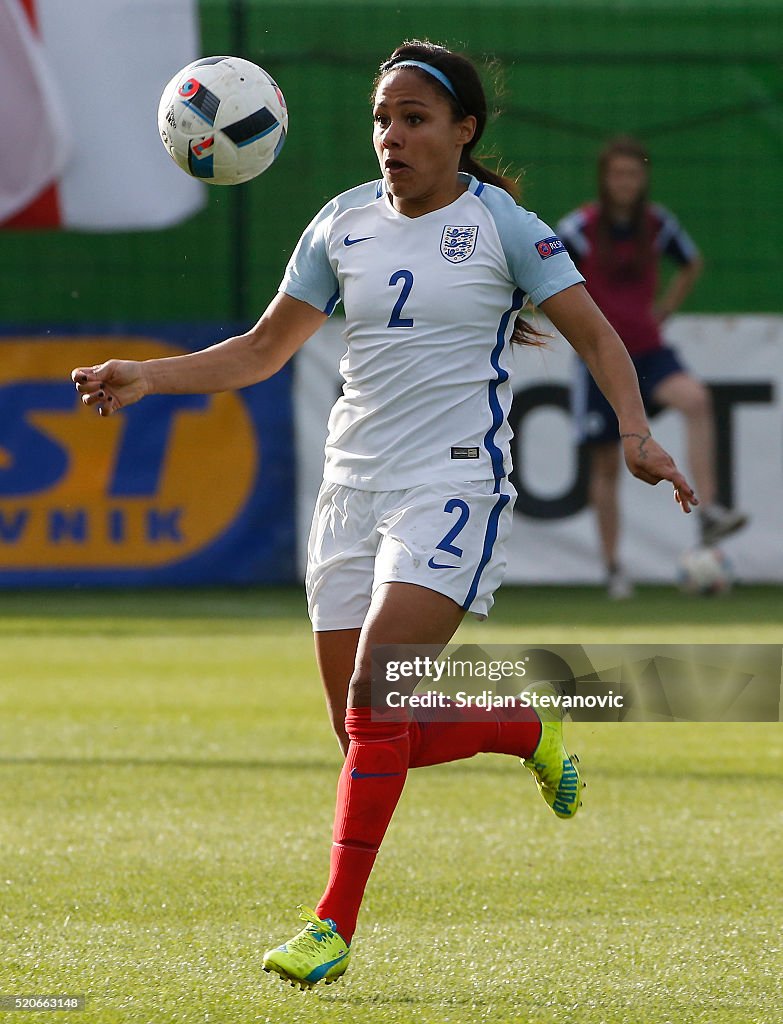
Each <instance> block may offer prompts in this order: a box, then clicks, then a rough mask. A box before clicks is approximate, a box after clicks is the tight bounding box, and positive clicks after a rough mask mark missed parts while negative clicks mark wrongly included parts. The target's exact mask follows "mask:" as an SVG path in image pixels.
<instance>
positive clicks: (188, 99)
mask: <svg viewBox="0 0 783 1024" xmlns="http://www.w3.org/2000/svg"><path fill="white" fill-rule="evenodd" d="M158 130H159V132H160V137H161V139H162V141H163V145H164V146H165V147H166V150H167V151H168V153H169V155H170V156H171V158H172V160H174V162H175V163H176V164H177V166H178V167H181V168H182V170H183V171H185V172H186V173H187V174H190V175H192V176H193V177H194V178H198V179H199V180H201V181H205V182H206V183H207V184H208V185H238V184H240V183H241V182H243V181H249V180H250V179H251V178H255V177H256V176H257V175H259V174H261V173H262V171H265V170H266V169H267V168H268V167H270V166H271V164H272V163H273V162H274V160H275V158H276V157H277V155H278V153H279V152H280V150H281V149H282V148H283V143H284V142H285V136H286V132H287V131H288V110H287V108H286V103H285V99H284V98H283V94H282V92H281V91H280V89H279V88H278V85H277V83H276V82H275V81H274V79H273V78H272V77H271V76H270V75H268V74H267V72H266V71H264V69H263V68H260V67H259V66H258V65H257V64H253V63H252V61H249V60H245V59H244V58H243V57H202V58H201V59H200V60H194V61H193V63H192V64H188V66H187V67H186V68H183V69H182V70H181V71H178V72H177V74H176V75H174V77H173V78H172V79H171V81H170V82H169V84H168V85H167V86H166V88H165V89H164V90H163V95H162V96H161V98H160V105H159V107H158Z"/></svg>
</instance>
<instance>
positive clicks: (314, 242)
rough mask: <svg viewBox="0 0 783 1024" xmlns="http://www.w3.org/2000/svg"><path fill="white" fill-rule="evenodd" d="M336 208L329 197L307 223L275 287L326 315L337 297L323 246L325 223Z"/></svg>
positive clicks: (334, 282)
mask: <svg viewBox="0 0 783 1024" xmlns="http://www.w3.org/2000/svg"><path fill="white" fill-rule="evenodd" d="M336 211H337V204H336V203H335V201H334V200H332V201H331V202H329V203H327V204H326V206H325V207H324V208H323V209H322V210H321V212H320V213H319V214H318V215H317V216H316V217H314V218H313V220H311V221H310V223H309V224H308V225H307V227H306V228H305V230H304V232H303V234H302V237H301V238H300V239H299V242H298V243H297V246H296V249H294V253H293V256H292V257H291V259H290V260H289V261H288V266H287V267H286V269H285V274H284V275H283V280H282V281H281V283H280V287H279V289H278V291H281V292H285V294H286V295H290V296H292V297H293V298H294V299H301V301H302V302H307V303H309V304H310V305H311V306H315V308H316V309H319V310H321V312H322V313H326V315H327V316H331V314H332V311H333V310H334V307H335V306H336V305H337V302H338V300H339V298H340V286H339V284H338V281H337V278H336V277H335V273H334V270H333V269H332V265H331V263H330V262H329V254H328V250H327V241H328V233H329V226H330V224H331V221H332V217H333V216H334V214H335V213H336Z"/></svg>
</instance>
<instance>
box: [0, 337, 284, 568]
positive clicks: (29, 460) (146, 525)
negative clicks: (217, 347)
mask: <svg viewBox="0 0 783 1024" xmlns="http://www.w3.org/2000/svg"><path fill="white" fill-rule="evenodd" d="M177 334H178V335H179V337H180V338H185V337H187V339H188V342H187V343H183V342H182V341H179V343H177V342H176V341H175V340H174V339H175V338H176V336H177ZM194 335H195V336H196V343H195V344H193V338H194ZM198 335H201V337H198ZM202 340H203V342H204V344H207V343H210V342H211V341H214V340H215V332H214V331H212V332H208V331H205V330H204V329H203V328H199V329H198V330H197V331H196V332H194V331H187V332H186V331H184V330H179V331H177V329H174V328H169V327H167V328H164V329H163V330H162V331H157V330H156V331H154V332H148V331H144V332H139V333H132V332H129V333H112V334H103V333H102V334H98V333H93V334H71V335H68V336H64V335H63V334H59V335H54V334H52V333H48V334H46V335H35V336H24V335H21V334H6V335H5V336H3V337H0V356H1V358H0V585H2V584H20V583H21V584H24V583H29V584H34V583H47V584H53V583H62V584H66V583H74V582H80V583H90V582H93V583H112V582H117V583H124V584H127V583H134V582H135V583H144V584H150V583H156V582H159V583H167V584H171V583H185V582H199V583H209V582H214V583H228V582H237V583H252V582H272V581H288V580H292V579H293V578H294V577H295V538H294V465H293V462H294V453H293V429H292V410H291V372H290V370H289V369H286V370H283V371H281V373H279V374H277V375H276V376H275V377H274V378H273V379H272V380H270V381H265V382H264V383H263V384H260V385H256V386H255V387H253V388H248V389H246V390H245V391H243V392H240V393H224V394H218V395H175V396H151V397H149V398H146V399H144V401H143V402H141V403H139V404H138V405H135V406H131V407H129V408H128V409H126V410H123V412H121V413H120V414H119V415H116V416H112V417H110V418H108V419H102V418H100V417H98V416H97V415H96V414H95V411H94V410H89V409H86V408H85V407H84V406H83V405H82V404H81V402H80V401H79V398H78V396H77V395H76V392H75V390H74V388H73V385H72V384H71V382H70V378H69V373H70V369H71V368H72V367H73V366H76V365H89V364H94V363H98V362H102V361H103V360H105V359H108V358H110V357H113V356H119V357H122V358H128V359H149V358H155V357H158V356H169V355H174V354H177V353H178V352H184V351H189V350H192V349H193V348H197V347H200V345H199V342H201V341H202Z"/></svg>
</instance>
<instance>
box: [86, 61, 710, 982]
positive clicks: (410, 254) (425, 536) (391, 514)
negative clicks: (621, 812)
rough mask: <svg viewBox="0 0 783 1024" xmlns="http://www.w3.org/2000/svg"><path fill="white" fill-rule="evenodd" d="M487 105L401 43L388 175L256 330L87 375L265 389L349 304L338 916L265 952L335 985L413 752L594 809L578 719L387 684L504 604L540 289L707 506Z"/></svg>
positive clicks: (388, 125) (329, 552) (331, 484)
mask: <svg viewBox="0 0 783 1024" xmlns="http://www.w3.org/2000/svg"><path fill="white" fill-rule="evenodd" d="M486 119H487V102H486V98H485V96H484V91H483V88H482V86H481V81H480V79H479V76H478V74H477V72H476V69H475V67H474V66H473V65H472V64H471V63H470V61H468V60H467V59H466V58H464V57H462V56H461V55H458V54H454V53H451V52H450V51H448V50H445V49H443V48H441V47H437V46H434V45H432V44H429V43H418V42H414V43H410V44H406V45H404V46H402V47H400V48H399V49H398V50H397V51H395V53H394V54H393V55H392V57H391V58H390V59H389V60H388V61H387V62H386V63H385V64H383V65H382V67H381V73H380V74H379V76H378V78H377V80H376V89H375V98H374V110H373V142H374V147H375V152H376V155H377V158H378V162H379V164H380V168H381V173H382V178H381V179H380V180H378V181H373V182H370V183H368V184H365V185H360V186H358V187H357V188H354V189H351V190H350V191H348V192H345V193H343V194H342V195H340V196H338V197H337V198H335V199H333V200H332V201H331V202H330V203H328V204H327V205H326V206H325V207H324V208H323V210H321V212H320V213H319V214H318V215H317V216H316V217H315V219H314V220H313V221H312V222H311V223H310V225H309V226H308V228H307V229H306V230H305V232H304V234H303V235H302V237H301V239H300V241H299V244H298V246H297V248H296V251H295V252H294V255H293V256H292V258H291V261H290V262H289V265H288V268H287V270H286V274H285V277H284V279H283V282H282V284H281V286H280V292H279V294H278V295H277V296H276V298H275V299H274V300H273V301H272V303H271V304H270V305H269V307H268V308H267V310H266V312H265V313H264V314H263V316H262V317H261V319H260V320H259V321H258V323H257V324H256V325H255V327H253V328H252V329H251V330H250V331H248V333H247V334H244V335H241V336H238V337H235V338H231V339H229V340H228V341H225V342H223V343H221V344H218V345H215V346H213V347H212V348H209V349H207V350H205V351H202V352H196V353H193V354H188V355H183V356H177V357H174V358H169V359H158V360H150V361H147V362H142V363H139V362H129V361H120V360H110V361H109V362H107V363H103V364H101V365H100V366H93V367H80V368H78V369H76V370H74V371H73V379H74V381H75V382H76V386H77V390H78V391H79V393H80V394H81V395H82V398H83V401H84V402H85V404H86V405H91V406H95V407H97V409H98V411H99V412H100V413H101V414H102V415H107V414H110V413H112V412H114V411H115V410H118V409H120V408H122V407H123V406H125V405H128V404H130V403H131V402H135V401H138V400H139V399H141V398H143V397H144V396H145V395H147V394H163V393H166V394H170V393H194V392H215V391H223V390H228V389H235V388H241V387H245V386H246V385H249V384H253V383H255V382H256V381H259V380H262V379H265V378H267V377H270V376H271V375H272V374H273V373H275V372H276V371H277V370H278V369H279V368H280V367H281V366H282V365H283V364H284V363H285V362H286V361H287V360H288V359H289V358H290V357H291V356H292V355H293V354H294V352H295V351H296V350H297V349H298V348H300V347H301V346H302V345H303V344H304V343H305V341H306V340H307V339H308V338H309V337H310V336H311V335H312V334H314V333H315V332H316V330H317V329H318V328H319V327H320V326H321V325H322V324H323V323H324V321H325V320H326V318H327V316H328V315H329V314H330V313H331V312H332V310H333V309H334V307H335V305H336V303H337V301H338V299H342V301H343V304H344V306H345V314H346V319H345V337H346V341H347V346H348V347H347V352H346V354H345V356H344V357H343V360H342V363H341V372H342V374H343V377H344V378H345V386H344V388H343V393H342V395H341V397H340V398H339V399H338V401H337V403H336V405H335V407H334V409H333V410H332V414H331V417H330V421H329V436H328V439H327V444H326V462H325V468H324V483H323V486H322V488H321V491H320V494H319V496H318V502H317V505H316V509H315V515H314V518H313V526H312V530H311V535H310V542H309V549H308V569H307V580H306V586H307V593H308V604H309V611H310V616H311V619H312V623H313V629H314V632H315V644H316V654H317V658H318V664H319V668H320V672H321V676H322V679H323V684H324V688H325V691H326V695H327V701H328V704H329V709H330V714H331V717H332V722H333V724H334V726H335V729H336V731H337V733H338V736H339V737H340V739H341V740H342V743H343V749H344V750H345V751H346V758H345V763H344V766H343V769H342V772H341V775H340V781H339V784H338V791H337V808H336V813H335V821H334V832H333V844H332V852H331V868H330V876H329V882H328V885H327V888H326V891H325V892H324V894H323V896H322V898H321V900H320V902H319V903H318V906H317V908H316V911H315V912H313V911H310V910H307V909H306V908H302V918H303V920H304V921H305V922H306V925H305V927H304V928H303V929H302V931H300V932H299V933H298V934H297V935H295V936H294V937H293V938H292V939H291V940H289V941H288V942H286V943H284V944H283V945H281V946H279V947H278V948H276V949H271V950H269V951H268V952H267V954H266V956H265V958H264V966H265V969H267V970H271V971H275V972H277V973H278V974H279V975H280V976H282V977H283V978H287V979H289V980H291V981H292V982H293V983H295V984H300V985H302V986H303V987H308V986H310V985H312V984H314V983H316V982H318V981H321V980H323V981H325V982H326V983H329V982H331V981H335V980H336V979H337V978H338V977H340V976H341V975H342V974H343V973H344V971H345V969H346V967H347V966H348V960H349V956H350V943H351V938H352V936H353V932H354V928H355V925H356V918H357V915H358V912H359V907H360V904H361V901H362V897H363V894H364V890H365V886H366V884H367V881H368V879H369V876H370V872H371V870H372V866H373V863H374V861H375V857H376V854H377V852H378V848H379V846H380V844H381V840H382V839H383V836H384V834H385V832H386V829H387V826H388V825H389V822H390V821H391V818H392V815H393V813H394V809H395V807H396V805H397V802H398V800H399V798H400V795H401V793H402V790H403V786H404V783H405V777H406V775H407V772H408V769H409V768H414V767H423V766H425V765H432V764H439V763H443V762H446V761H453V760H458V759H460V758H465V757H471V756H473V755H474V754H476V753H478V752H481V751H491V752H497V753H505V754H510V755H513V756H515V757H519V758H522V759H523V761H524V763H525V764H526V765H527V767H528V768H529V769H530V771H531V772H532V773H533V775H534V777H535V780H536V782H537V784H538V786H539V789H540V791H541V793H542V795H543V797H544V799H545V800H546V802H547V803H548V804H549V806H550V807H551V808H552V810H553V811H554V812H555V814H557V815H558V816H559V817H561V818H572V817H573V816H574V814H576V812H577V809H578V807H579V803H580V796H581V784H580V779H579V775H578V770H577V768H576V767H575V765H574V764H573V763H572V760H571V758H570V756H569V754H568V753H567V751H566V749H565V747H564V745H563V735H562V724H561V722H560V720H559V719H558V718H557V717H556V716H547V715H545V714H544V713H543V712H542V713H541V715H540V716H539V715H538V714H537V713H536V711H535V710H533V709H532V708H521V707H518V708H515V709H510V711H509V710H508V709H505V710H502V711H501V710H497V711H495V710H493V711H488V712H486V713H479V712H477V711H476V710H475V709H470V715H469V716H466V717H465V719H464V720H461V721H443V720H438V719H437V718H433V719H427V720H424V719H423V718H422V719H413V718H410V717H408V716H407V715H401V714H400V712H399V711H392V712H390V711H389V707H388V705H387V703H386V701H385V699H384V698H385V694H384V693H383V690H382V689H381V692H378V690H377V689H376V691H375V692H374V693H371V685H370V684H371V654H372V651H373V649H374V648H375V647H376V646H378V645H380V644H406V645H421V644H428V645H435V646H436V647H437V648H439V649H440V648H442V647H443V646H445V644H447V643H448V641H449V640H450V639H451V637H452V636H453V634H454V632H455V630H456V629H457V627H458V626H459V624H460V622H461V621H462V619H463V617H464V616H465V614H466V612H468V611H470V612H472V613H474V614H475V615H477V616H478V617H480V618H484V617H485V616H486V615H487V613H488V611H489V609H490V608H491V606H492V603H493V592H494V590H495V589H496V588H497V586H498V585H499V583H500V581H501V579H502V576H503V572H504V570H505V564H506V560H505V554H504V545H505V540H506V537H507V535H508V532H509V529H510V525H511V513H512V507H513V501H514V496H515V495H514V491H513V488H512V487H511V485H510V484H509V480H508V474H509V471H510V469H511V462H510V447H509V441H510V437H511V431H510V429H509V427H508V424H507V421H506V416H507V413H508V410H509V408H510V404H511V389H510V384H509V369H510V366H509V361H508V351H509V347H510V344H511V342H513V341H518V342H525V341H530V340H533V341H535V339H532V338H531V336H530V329H529V328H528V327H526V326H525V325H524V323H523V322H521V321H518V320H517V313H518V311H519V310H520V309H521V307H522V305H523V303H524V301H525V297H526V296H529V298H530V300H531V301H532V302H535V303H536V304H537V305H539V306H541V308H542V309H543V310H544V312H545V313H546V314H547V316H548V317H549V318H550V320H551V321H552V322H553V323H554V324H555V325H556V326H557V327H558V329H559V330H560V331H561V332H562V334H563V335H564V336H565V337H566V338H568V339H569V341H570V342H571V344H573V345H574V346H575V348H576V350H577V351H578V352H579V353H580V355H581V356H582V358H583V359H585V361H586V362H587V364H588V365H589V366H590V368H591V370H592V372H593V374H594V375H595V377H596V379H597V380H598V381H600V383H601V386H602V387H603V388H604V390H605V392H606V394H607V396H608V398H609V400H610V402H611V404H612V406H613V408H614V409H615V410H616V412H617V415H618V418H619V420H620V423H621V424H622V429H623V434H624V442H623V443H624V446H625V458H626V462H627V465H628V467H629V469H630V471H631V472H632V473H633V474H634V475H636V476H637V477H639V478H641V479H642V480H645V481H646V482H648V483H651V484H655V483H657V482H659V481H660V480H668V481H670V482H671V483H672V484H673V485H674V489H675V496H676V498H677V500H678V501H679V502H680V503H681V505H682V508H683V510H684V511H686V512H687V511H689V510H690V505H691V504H692V503H695V497H694V494H693V491H692V490H691V487H690V485H689V484H688V482H687V481H686V480H685V478H684V477H683V476H682V474H681V473H680V472H679V471H678V470H677V467H676V466H675V464H674V462H673V461H672V459H671V458H670V457H669V455H667V453H666V452H665V451H663V449H661V448H660V447H659V446H658V445H657V444H656V442H655V441H654V440H653V439H652V438H651V436H650V432H649V429H648V424H647V419H646V417H645V413H644V408H643V405H642V400H641V397H640V395H639V390H638V386H637V383H636V375H635V373H634V370H633V365H632V363H631V361H630V359H629V358H628V354H627V352H626V351H625V348H624V347H623V345H622V342H621V341H620V339H619V338H618V337H617V335H616V333H615V331H614V330H613V329H612V327H611V326H610V325H609V324H608V323H607V321H606V319H605V318H604V317H603V316H602V314H601V313H600V311H599V310H598V308H597V307H596V305H595V304H594V302H593V301H592V299H591V298H590V296H589V295H588V293H587V292H586V291H585V289H584V287H583V283H582V282H583V278H582V276H581V275H580V274H579V273H578V271H577V270H576V269H575V267H574V265H573V263H572V262H571V259H570V258H569V256H568V254H567V252H566V251H565V249H564V247H563V246H562V244H559V243H558V242H557V239H555V238H554V236H553V234H552V231H551V228H549V227H547V226H546V225H545V224H543V223H541V221H539V220H538V218H537V217H536V216H535V214H532V213H528V212H527V211H525V210H523V209H522V208H520V207H518V206H517V205H516V202H515V199H514V198H513V196H512V195H511V194H510V193H511V192H513V183H512V182H509V181H508V180H506V179H504V178H502V177H500V176H499V175H497V174H495V173H494V172H492V171H490V170H488V169H487V168H485V167H484V166H483V165H482V164H481V163H479V162H478V161H477V160H476V159H475V158H474V157H473V156H472V151H473V148H474V146H475V145H476V143H477V142H478V140H479V138H480V137H481V134H482V131H483V129H484V125H485V123H486ZM413 685H414V683H411V686H413ZM346 707H347V710H346ZM310 799H311V794H307V795H305V797H304V802H303V803H302V804H301V806H300V809H301V812H302V813H306V808H307V802H308V800H310ZM284 852H285V851H281V858H283V859H282V861H281V867H280V868H279V869H280V870H284V868H283V867H282V865H284V863H285V861H284Z"/></svg>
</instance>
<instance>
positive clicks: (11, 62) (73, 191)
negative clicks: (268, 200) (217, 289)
mask: <svg viewBox="0 0 783 1024" xmlns="http://www.w3.org/2000/svg"><path fill="white" fill-rule="evenodd" d="M198 55H199V31H198V13H197V0H163V2H161V0H79V2H78V3H66V2H64V0H0V97H2V109H3V147H2V154H0V227H6V228H26V227H28V228H29V227H41V228H56V227H62V228H72V229H74V230H81V231H123V230H138V229H144V228H164V227H168V226H170V225H172V224H176V223H178V222H179V221H181V220H183V219H185V218H186V217H189V216H190V215H192V214H193V213H196V212H197V211H198V210H199V209H200V208H201V207H202V205H203V204H204V198H205V196H204V188H205V187H204V185H203V184H202V183H200V182H197V181H192V180H191V179H189V178H188V177H187V175H185V174H183V172H182V171H181V170H179V169H178V168H177V167H176V166H175V165H174V163H173V162H172V161H171V160H170V159H169V157H168V156H167V154H166V152H165V150H164V148H163V146H162V145H161V142H160V138H159V137H158V130H157V124H156V118H157V110H158V100H159V99H160V94H161V92H162V91H163V87H164V86H165V85H166V83H167V82H168V81H169V79H170V78H171V77H172V76H173V75H174V74H175V72H176V71H177V70H178V69H179V68H181V67H184V65H185V64H188V63H189V62H190V61H192V60H195V59H196V57H197V56H198Z"/></svg>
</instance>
